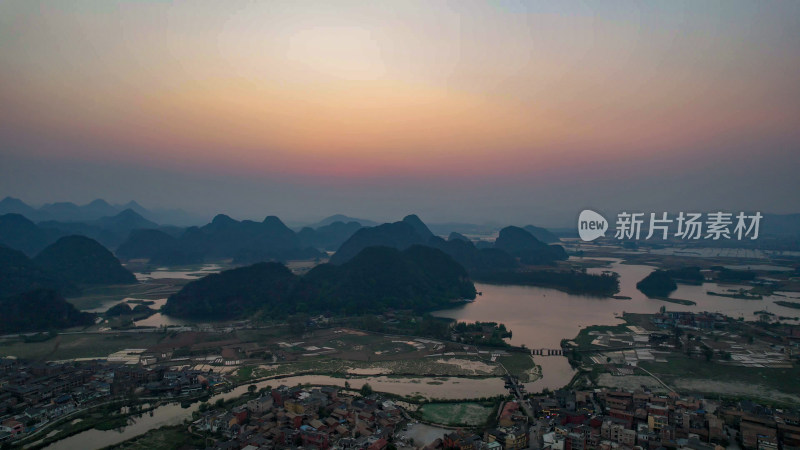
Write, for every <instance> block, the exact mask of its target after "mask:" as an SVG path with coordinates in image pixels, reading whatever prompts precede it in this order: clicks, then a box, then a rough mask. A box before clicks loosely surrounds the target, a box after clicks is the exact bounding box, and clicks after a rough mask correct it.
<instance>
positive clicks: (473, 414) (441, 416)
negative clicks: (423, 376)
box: [418, 402, 495, 426]
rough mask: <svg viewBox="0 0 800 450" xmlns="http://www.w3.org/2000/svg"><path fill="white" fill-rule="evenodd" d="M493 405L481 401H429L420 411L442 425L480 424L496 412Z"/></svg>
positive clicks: (425, 418)
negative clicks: (483, 403)
mask: <svg viewBox="0 0 800 450" xmlns="http://www.w3.org/2000/svg"><path fill="white" fill-rule="evenodd" d="M494 411H495V409H494V407H493V406H492V405H488V404H486V405H482V404H480V403H472V402H468V403H428V404H425V405H423V406H422V407H421V408H420V409H419V410H418V412H419V413H420V415H421V417H422V419H423V420H425V421H428V422H433V423H438V424H442V425H456V426H479V425H483V424H485V423H486V422H487V421H488V420H489V418H490V417H492V415H493V414H494Z"/></svg>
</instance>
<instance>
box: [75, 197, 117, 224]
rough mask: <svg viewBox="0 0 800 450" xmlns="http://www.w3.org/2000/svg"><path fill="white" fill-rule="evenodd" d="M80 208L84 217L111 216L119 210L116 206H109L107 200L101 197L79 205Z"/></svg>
mask: <svg viewBox="0 0 800 450" xmlns="http://www.w3.org/2000/svg"><path fill="white" fill-rule="evenodd" d="M80 210H81V212H82V213H83V215H84V218H85V219H92V218H94V219H99V218H100V217H106V216H113V215H115V214H117V213H118V212H119V210H118V209H117V208H115V207H113V206H111V205H110V204H108V202H107V201H105V200H103V199H101V198H98V199H96V200H93V201H92V202H90V203H89V204H88V205H84V206H82V207H80Z"/></svg>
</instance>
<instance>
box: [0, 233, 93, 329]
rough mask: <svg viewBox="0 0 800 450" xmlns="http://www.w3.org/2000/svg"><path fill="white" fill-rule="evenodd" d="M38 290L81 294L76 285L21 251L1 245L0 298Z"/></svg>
mask: <svg viewBox="0 0 800 450" xmlns="http://www.w3.org/2000/svg"><path fill="white" fill-rule="evenodd" d="M36 289H51V290H57V291H60V292H62V293H64V294H68V295H72V294H77V293H78V292H79V291H78V289H77V288H76V287H75V286H74V285H72V284H71V283H68V282H65V281H63V280H61V279H59V278H58V277H56V276H55V275H53V274H51V273H49V272H47V271H46V270H44V269H43V268H41V267H39V266H38V265H37V264H36V263H34V262H33V261H31V260H30V258H28V257H27V256H25V254H24V253H22V252H20V251H19V250H14V249H11V248H8V247H4V246H2V245H0V297H7V296H12V295H18V294H21V293H23V292H28V291H32V290H36ZM2 315H3V314H0V316H2Z"/></svg>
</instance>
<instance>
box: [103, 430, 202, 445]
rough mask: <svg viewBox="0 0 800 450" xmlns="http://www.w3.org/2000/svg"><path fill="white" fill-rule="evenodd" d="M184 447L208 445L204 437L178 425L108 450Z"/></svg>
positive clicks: (152, 432)
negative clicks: (188, 431)
mask: <svg viewBox="0 0 800 450" xmlns="http://www.w3.org/2000/svg"><path fill="white" fill-rule="evenodd" d="M184 446H188V447H198V448H202V447H205V446H206V443H205V442H204V439H203V438H202V437H200V436H196V435H193V434H190V433H187V432H186V426H185V425H176V426H172V427H161V428H158V429H155V430H150V431H148V432H147V433H145V434H143V435H141V436H137V437H135V438H133V439H129V440H127V441H125V442H122V443H120V444H118V445H114V446H110V447H106V450H111V449H114V450H118V449H119V450H122V449H125V450H161V449H163V450H170V449H174V448H181V447H184Z"/></svg>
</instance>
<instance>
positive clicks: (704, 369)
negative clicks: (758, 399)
mask: <svg viewBox="0 0 800 450" xmlns="http://www.w3.org/2000/svg"><path fill="white" fill-rule="evenodd" d="M639 365H640V366H641V367H643V368H645V369H647V370H649V371H650V372H652V373H653V374H654V375H656V376H658V377H659V378H661V379H662V380H664V381H665V382H666V383H667V384H669V383H670V381H673V380H676V379H680V378H684V379H689V378H692V379H703V380H709V381H718V382H735V383H746V384H753V385H761V386H765V387H768V388H772V389H775V390H777V391H780V392H784V393H787V394H800V383H798V382H797V380H800V367H798V366H797V365H794V366H793V367H792V368H786V369H779V368H769V367H738V366H737V367H735V368H734V367H731V366H729V365H725V364H718V363H715V362H713V361H711V362H708V361H705V360H702V359H696V358H689V357H686V356H677V355H676V356H674V357H672V356H671V357H670V358H669V360H668V362H665V363H657V362H645V361H641V362H640V363H639Z"/></svg>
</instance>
